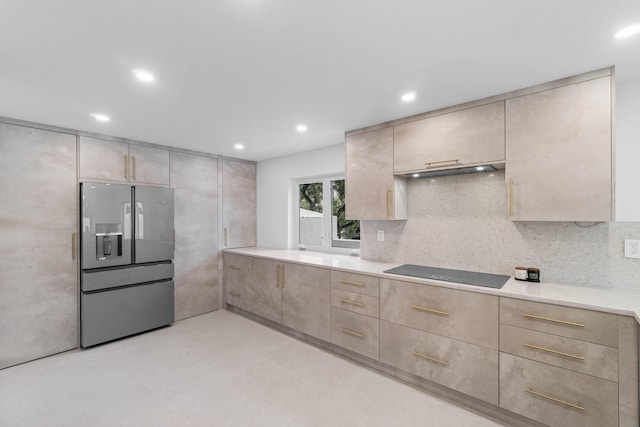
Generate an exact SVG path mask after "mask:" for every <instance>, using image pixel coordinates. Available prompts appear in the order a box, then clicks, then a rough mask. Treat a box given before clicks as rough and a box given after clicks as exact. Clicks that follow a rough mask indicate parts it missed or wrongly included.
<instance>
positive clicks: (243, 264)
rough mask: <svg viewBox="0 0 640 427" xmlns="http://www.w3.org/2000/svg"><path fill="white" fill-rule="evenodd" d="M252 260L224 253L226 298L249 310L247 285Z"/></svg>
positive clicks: (233, 303) (230, 302) (229, 301)
mask: <svg viewBox="0 0 640 427" xmlns="http://www.w3.org/2000/svg"><path fill="white" fill-rule="evenodd" d="M251 264H252V260H251V258H248V257H244V256H241V255H236V254H227V253H225V254H223V257H222V265H223V267H222V268H223V276H222V278H223V279H222V280H223V282H224V292H225V294H224V298H225V302H226V303H227V304H230V305H233V306H236V307H239V308H242V309H244V310H249V307H248V304H247V295H248V294H247V293H246V291H245V287H246V286H247V283H248V281H249V276H250V270H251Z"/></svg>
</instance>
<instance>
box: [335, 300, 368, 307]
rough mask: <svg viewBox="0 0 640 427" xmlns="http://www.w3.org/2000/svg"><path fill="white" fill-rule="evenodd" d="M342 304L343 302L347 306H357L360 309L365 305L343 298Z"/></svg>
mask: <svg viewBox="0 0 640 427" xmlns="http://www.w3.org/2000/svg"><path fill="white" fill-rule="evenodd" d="M340 302H343V303H345V304H349V305H356V306H358V307H364V304H363V303H361V302H358V301H353V300H350V299H345V298H342V299H341V300H340Z"/></svg>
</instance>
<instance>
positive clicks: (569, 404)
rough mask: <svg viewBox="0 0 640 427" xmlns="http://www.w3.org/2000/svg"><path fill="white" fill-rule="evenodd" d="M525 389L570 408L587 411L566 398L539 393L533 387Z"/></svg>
mask: <svg viewBox="0 0 640 427" xmlns="http://www.w3.org/2000/svg"><path fill="white" fill-rule="evenodd" d="M524 391H526V392H527V393H529V394H533V395H534V396H538V397H542V398H543V399H547V400H550V401H552V402H556V403H559V404H561V405H564V406H568V407H570V408H574V409H578V410H580V411H585V410H586V409H585V408H584V407H583V406H580V405H576V404H575V403H569V402H566V401H564V400H560V399H556V398H555V397H551V396H547V395H546V394H542V393H539V392H537V391H534V390H531V389H525V390H524Z"/></svg>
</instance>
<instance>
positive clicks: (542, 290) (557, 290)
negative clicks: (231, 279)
mask: <svg viewBox="0 0 640 427" xmlns="http://www.w3.org/2000/svg"><path fill="white" fill-rule="evenodd" d="M225 252H229V253H236V254H242V255H251V256H256V257H260V258H269V259H274V260H278V261H286V262H292V263H296V264H306V265H312V266H317V267H327V268H332V269H336V270H344V271H349V272H355V273H361V274H369V275H375V276H379V277H383V278H387V279H393V280H401V281H404V282H412V283H422V284H429V285H433V286H441V287H445V288H452V289H461V290H466V291H473V292H478V293H484V294H491V295H498V296H502V297H515V298H520V299H526V300H531V301H539V302H546V303H553V304H562V305H566V306H569V307H578V308H586V309H589V310H597V311H605V312H608V313H615V314H622V315H626V316H634V317H635V318H636V320H637V321H639V322H640V292H637V291H628V290H617V289H601V288H589V287H585V286H571V285H562V284H558V283H549V282H540V283H532V282H522V281H518V280H515V279H514V278H513V277H511V279H509V281H508V282H507V283H505V285H504V286H503V287H502V289H493V288H485V287H482V286H474V285H464V284H461V283H452V282H443V281H439V280H427V279H420V278H417V277H409V276H399V275H397V274H387V273H383V271H385V270H388V269H390V268H394V267H398V266H399V265H401V264H398V263H383V262H375V261H366V260H362V259H360V258H359V257H354V256H348V255H337V254H330V253H324V252H311V251H301V250H287V249H269V248H255V247H253V248H240V249H226V250H225ZM638 280H639V281H640V278H639V279H638Z"/></svg>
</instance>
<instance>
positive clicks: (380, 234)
mask: <svg viewBox="0 0 640 427" xmlns="http://www.w3.org/2000/svg"><path fill="white" fill-rule="evenodd" d="M378 242H384V230H378Z"/></svg>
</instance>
